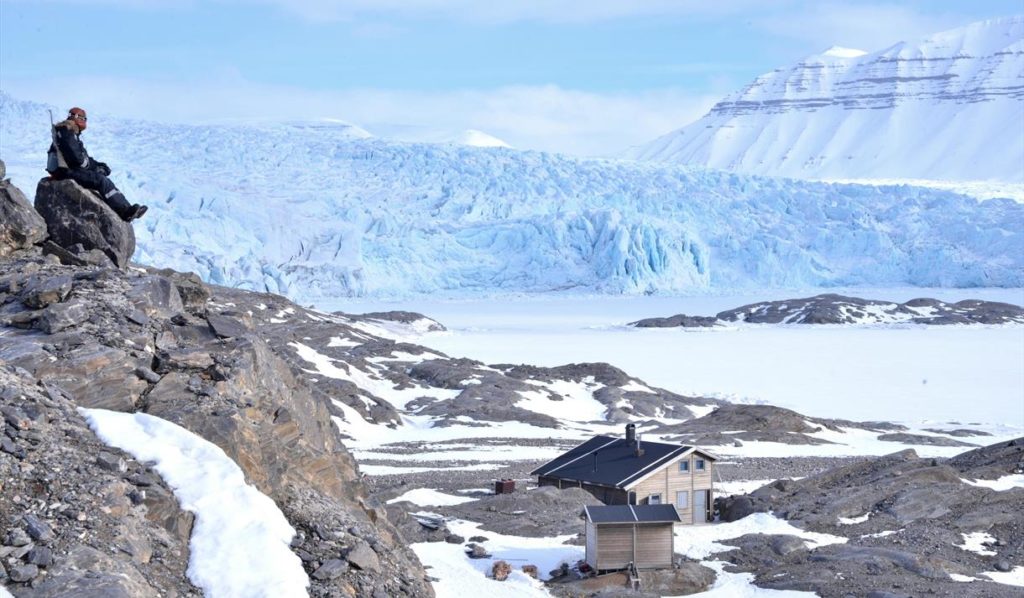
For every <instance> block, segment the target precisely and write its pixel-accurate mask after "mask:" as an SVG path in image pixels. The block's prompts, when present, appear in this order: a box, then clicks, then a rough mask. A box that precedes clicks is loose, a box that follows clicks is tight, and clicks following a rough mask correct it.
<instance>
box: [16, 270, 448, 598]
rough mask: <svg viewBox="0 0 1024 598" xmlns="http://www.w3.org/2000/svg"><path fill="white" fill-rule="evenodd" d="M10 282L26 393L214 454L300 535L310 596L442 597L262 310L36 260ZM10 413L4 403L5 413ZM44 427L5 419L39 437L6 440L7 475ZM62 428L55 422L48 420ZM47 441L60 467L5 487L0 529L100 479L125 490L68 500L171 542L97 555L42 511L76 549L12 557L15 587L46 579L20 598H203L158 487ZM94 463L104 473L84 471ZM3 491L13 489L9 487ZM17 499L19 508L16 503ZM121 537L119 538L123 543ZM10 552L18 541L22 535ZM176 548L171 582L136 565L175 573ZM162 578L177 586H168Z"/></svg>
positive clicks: (114, 463) (130, 540) (60, 439)
mask: <svg viewBox="0 0 1024 598" xmlns="http://www.w3.org/2000/svg"><path fill="white" fill-rule="evenodd" d="M0 272H2V274H0V339H2V340H0V364H4V367H7V368H18V369H17V371H18V372H21V373H22V374H21V375H22V376H23V377H25V379H26V380H27V382H25V383H24V384H22V386H25V387H26V388H27V387H32V386H34V385H36V384H37V383H38V384H44V385H46V387H47V388H52V389H60V390H54V391H53V392H59V393H61V394H60V396H66V398H65V399H64V400H65V402H66V403H67V405H68V407H67V408H68V409H72V411H71V413H72V415H74V416H75V417H76V418H77V414H75V413H74V411H73V407H72V406H73V405H78V406H87V407H102V408H107V409H115V410H119V411H127V412H131V411H144V412H146V413H149V414H151V415H154V416H157V417H161V418H163V419H166V420H168V421H172V422H174V423H176V424H178V425H180V426H182V427H184V428H186V429H188V430H190V431H191V432H193V433H195V434H197V435H199V436H202V437H203V438H205V439H207V440H209V441H211V442H213V443H215V444H217V445H218V446H219V447H220V448H222V449H223V450H224V451H225V453H227V455H228V456H230V457H231V458H232V459H233V460H234V461H235V462H236V463H237V464H238V465H239V466H240V467H241V469H242V470H243V472H244V473H245V475H246V479H247V480H248V481H249V482H250V483H252V484H254V485H255V486H257V487H258V488H259V489H260V490H261V491H262V492H264V493H266V494H267V495H268V496H270V497H271V498H272V499H273V500H274V501H275V502H276V503H277V504H278V506H279V507H280V508H281V510H282V512H283V513H284V514H285V516H286V517H287V518H288V520H289V522H290V523H291V524H292V526H293V527H295V528H296V530H297V536H296V538H295V539H294V540H293V543H292V545H293V549H294V550H295V552H296V554H298V555H299V556H300V558H302V560H303V563H304V565H305V567H306V570H307V571H308V572H309V573H310V574H311V575H312V574H313V573H314V572H317V571H320V574H319V575H318V576H317V575H314V576H312V577H311V582H312V585H311V588H310V593H311V595H312V596H332V597H333V596H374V595H378V596H379V595H387V596H424V597H426V596H432V595H433V591H432V589H431V588H430V586H429V583H428V582H427V581H426V579H425V575H424V573H423V569H422V567H421V566H420V564H419V562H418V560H417V559H416V557H415V555H414V554H413V553H412V552H411V551H410V550H409V549H408V548H407V547H406V546H405V544H406V541H405V540H404V539H403V538H402V537H401V536H400V534H399V532H398V531H397V530H396V528H394V527H393V526H392V525H391V524H390V522H389V521H388V520H387V516H386V512H385V511H384V509H383V508H382V507H380V506H378V505H377V504H375V503H373V502H372V501H371V500H370V499H369V498H368V496H367V493H366V491H365V488H364V486H363V485H362V483H361V482H360V481H359V475H358V471H357V467H356V464H355V461H354V460H353V459H352V457H351V456H350V455H349V453H348V452H347V451H346V449H345V447H344V446H343V445H342V443H341V439H340V437H339V435H338V432H337V429H336V427H335V425H334V423H333V422H332V420H331V412H330V410H329V407H328V405H329V402H328V401H325V400H323V398H322V394H321V393H316V392H313V390H312V388H311V386H310V385H309V384H308V383H307V381H306V378H307V377H302V376H296V375H294V373H293V369H292V367H291V366H290V364H289V362H287V361H285V360H282V359H281V356H280V355H278V353H277V351H278V349H280V350H282V351H289V352H293V349H290V348H289V347H288V344H287V343H288V341H290V340H291V339H292V338H293V337H292V335H291V333H290V332H288V333H286V332H283V331H282V335H281V336H274V337H273V338H271V337H264V333H266V332H267V331H266V330H261V329H259V328H258V327H256V326H254V324H253V322H251V318H250V317H249V316H248V312H255V311H258V309H259V308H258V307H257V304H259V303H260V302H262V301H264V300H265V296H263V295H259V294H254V293H245V292H242V291H229V290H224V289H217V288H209V287H205V286H204V285H202V284H201V283H197V282H196V281H195V280H190V277H189V276H187V275H181V274H177V273H173V274H170V273H166V272H165V273H163V274H157V273H155V272H144V271H139V270H137V269H130V270H116V269H112V268H99V267H94V266H84V267H70V266H64V265H61V264H59V263H57V261H56V260H54V259H52V258H47V257H44V256H43V255H41V253H40V252H39V251H38V250H34V251H29V252H20V253H19V254H16V255H15V256H14V257H13V258H6V259H4V260H3V261H2V262H0ZM179 281H183V283H182V284H183V285H184V288H186V290H185V291H184V292H183V291H182V288H183V286H179ZM222 292H225V293H228V294H230V300H229V299H228V298H227V297H225V296H224V295H222V294H221V293H222ZM207 298H209V299H207ZM278 300H279V301H283V300H282V299H280V298H278ZM229 302H230V303H232V304H233V306H228V305H226V304H227V303H229ZM287 305H288V306H289V308H290V309H294V306H291V304H287ZM54 313H57V314H60V313H63V314H64V317H63V319H58V318H56V317H52V318H51V317H50V316H51V314H54ZM48 322H53V323H48ZM37 381H38V382H37ZM0 386H2V387H4V388H5V389H6V387H7V385H6V384H2V385H0ZM5 392H6V390H5ZM4 396H6V395H4ZM12 400H15V399H12ZM51 400H53V399H51ZM17 401H22V400H21V399H17V400H16V404H21V403H18V402H17ZM22 402H23V401H22ZM7 404H9V401H7V400H6V399H5V400H4V401H2V402H0V405H7ZM39 413H40V412H39V411H33V412H32V413H29V412H25V413H24V414H20V413H15V412H12V413H11V415H10V417H9V418H7V419H8V420H9V421H14V422H16V427H19V426H25V425H28V426H29V428H27V429H26V430H25V431H20V430H19V431H18V432H12V431H11V428H10V426H11V424H9V423H8V433H7V435H4V436H0V438H2V439H3V451H2V452H0V470H4V471H9V470H10V468H11V467H14V464H15V463H16V462H18V460H24V459H25V458H31V457H32V453H31V449H32V446H33V445H34V444H36V441H35V440H32V438H33V437H34V435H37V432H36V431H35V430H34V429H33V428H32V426H34V425H35V424H34V423H32V422H34V421H35V419H34V418H37V417H38V414H39ZM33 414H35V415H33ZM6 415H7V414H6V413H5V416H6ZM64 419H66V417H65V415H63V414H59V415H57V414H55V415H53V416H47V418H46V421H50V422H60V421H63V420H64ZM75 421H80V418H79V419H76V420H75ZM24 422H28V423H24ZM53 425H59V424H53ZM51 427H52V426H51ZM46 430H47V432H46V433H45V434H44V436H45V437H46V442H47V443H52V444H53V445H54V447H55V448H53V449H52V450H53V451H60V452H56V453H55V454H59V455H62V456H63V457H65V462H64V463H61V464H59V465H53V466H48V467H46V468H43V467H38V468H36V469H35V470H32V469H27V468H22V469H20V471H22V472H23V473H24V475H26V476H30V479H29V478H26V479H27V480H28V481H26V483H25V486H24V487H25V490H24V492H19V493H18V494H11V493H8V491H7V487H5V488H4V491H3V492H2V493H0V505H2V508H0V516H2V518H0V530H6V529H10V528H15V527H21V526H22V524H21V523H19V522H21V521H22V519H21V518H22V516H23V515H24V514H27V513H29V512H30V511H29V509H31V510H33V511H34V510H35V508H36V507H35V506H34V505H36V504H37V503H38V504H40V505H51V504H57V505H60V504H63V503H64V502H66V501H67V500H70V498H69V497H70V496H71V495H68V496H69V497H67V498H66V497H64V494H62V492H64V493H66V492H67V491H68V489H69V487H68V484H71V482H65V481H64V480H66V479H67V480H71V478H68V477H66V476H64V474H63V473H61V474H60V475H57V474H56V473H52V474H51V473H46V472H60V471H65V470H67V468H72V469H74V468H78V469H81V471H82V473H83V475H92V471H93V469H95V470H96V471H98V472H100V473H99V474H96V476H94V477H96V479H98V480H104V479H107V478H109V479H110V480H111V483H113V484H114V485H113V486H110V485H109V484H107V485H102V484H101V485H96V484H92V485H84V484H85V482H82V484H83V485H81V486H77V485H76V486H72V487H71V488H70V489H71V490H74V492H76V493H80V492H86V493H87V494H88V495H89V496H95V497H98V498H97V500H100V501H101V502H100V504H101V507H102V508H108V509H111V513H112V514H114V515H122V516H123V517H122V519H123V520H124V521H122V522H121V524H123V525H128V524H129V523H131V521H133V519H131V513H132V512H133V509H134V510H138V511H139V512H140V513H142V514H143V515H145V516H144V517H143V516H141V515H140V522H141V523H139V525H143V524H144V525H145V526H149V527H146V528H145V529H150V528H152V529H155V530H163V531H162V532H160V533H162V534H164V536H166V538H164V539H163V540H161V539H157V538H154V537H148V536H147V537H146V538H143V539H140V535H139V534H140V533H141V532H138V533H135V532H133V534H134V535H128V533H127V532H125V533H124V534H121V535H123V536H124V539H123V541H119V543H117V544H110V545H109V546H108V545H107V543H104V542H100V543H98V544H97V543H95V542H93V541H92V540H91V539H90V538H94V537H95V535H89V534H86V535H85V536H83V537H82V538H79V537H78V535H79V534H80V530H79V528H80V527H82V526H90V525H92V523H91V522H92V521H93V515H91V514H87V517H88V518H87V519H86V520H84V521H85V523H81V524H79V523H76V522H77V519H73V520H71V521H65V520H64V519H61V518H60V517H58V516H56V515H54V514H51V513H49V512H43V514H42V515H40V518H41V519H42V520H44V521H45V522H47V524H48V525H49V526H50V527H51V529H52V530H53V533H54V534H55V537H56V538H58V539H60V538H67V541H66V542H64V543H62V544H60V545H59V546H60V550H54V551H52V553H51V554H49V555H47V554H41V553H40V551H37V552H35V553H33V556H27V555H28V550H26V551H25V554H24V555H22V554H21V552H20V550H21V547H17V550H18V551H19V553H18V555H17V558H19V559H21V558H22V557H23V556H24V559H31V560H32V561H33V562H29V561H28V560H22V561H20V562H23V565H19V568H18V569H17V571H16V575H17V576H18V578H19V579H22V578H24V582H23V583H28V582H29V581H30V580H32V579H36V580H37V581H36V582H33V583H36V584H37V587H38V592H37V593H26V594H25V595H31V596H36V595H38V596H43V595H47V596H49V595H65V594H60V592H62V591H65V590H64V589H61V588H69V589H67V590H66V592H70V593H66V595H69V596H70V595H75V596H101V595H102V596H119V595H124V596H147V595H154V596H156V595H170V596H183V595H187V594H188V592H190V591H194V590H193V589H191V588H190V585H189V584H188V581H187V579H186V578H185V576H184V564H185V560H186V559H187V546H188V536H189V530H190V520H188V518H187V517H186V518H183V516H182V513H181V512H180V511H179V510H178V509H177V505H176V502H175V500H174V496H173V493H172V492H171V491H170V490H169V489H168V488H166V487H165V486H163V485H162V483H161V482H160V480H159V476H157V475H156V474H154V473H151V472H148V471H147V470H145V468H144V467H142V466H141V465H138V464H136V463H134V461H132V460H131V458H130V456H128V455H126V454H123V453H119V452H118V451H116V450H114V449H110V448H107V447H104V446H103V445H102V444H101V443H100V442H99V441H98V440H97V439H96V438H95V436H93V435H92V433H91V432H90V431H89V430H88V429H85V428H83V429H81V430H79V431H78V432H75V433H74V434H73V435H70V436H69V435H65V434H64V433H62V432H60V430H58V429H54V430H53V431H52V432H49V431H48V430H49V428H47V429H46ZM40 433H42V432H40ZM47 446H49V445H47ZM101 453H103V454H102V456H99V457H98V456H97V455H101ZM86 459H87V460H88V463H90V464H93V463H94V466H92V465H90V466H89V467H85V465H83V463H85V461H83V460H86ZM122 460H123V461H124V462H125V463H126V464H127V465H126V467H127V470H126V471H125V472H122V471H121V461H122ZM78 469H76V471H77V470H78ZM40 475H47V476H51V477H50V478H47V479H51V478H52V480H53V481H51V482H47V484H49V485H47V484H43V485H40V484H38V483H36V482H35V481H34V480H35V479H36V478H37V477H38V476H40ZM0 478H3V479H4V482H3V483H5V484H6V476H5V475H0ZM77 479H78V478H75V480H77ZM75 480H72V481H73V482H74V484H78V482H77V481H75ZM29 482H32V483H29ZM97 484H98V483H97ZM57 486H61V488H57ZM137 488H144V489H145V492H144V495H143V493H142V491H141V490H140V491H139V493H138V494H137V495H133V492H134V491H135V489H137ZM62 489H63V490H62ZM15 495H16V496H19V497H20V498H19V502H13V500H14V499H13V496H15ZM132 496H135V498H131V497H132ZM47 508H49V507H47ZM126 514H127V515H126ZM44 515H45V516H44ZM51 515H52V516H51ZM76 516H77V515H76ZM111 525H113V524H111ZM32 529H34V528H33V527H32V526H31V525H29V524H28V523H25V524H24V530H25V532H26V535H27V538H28V540H27V542H32V543H33V544H36V545H39V546H40V547H47V545H43V544H41V543H40V541H37V540H35V539H33V538H32V536H31V535H30V534H29V532H30V531H31V530H32ZM85 529H87V530H88V529H91V528H90V527H86V528H85ZM111 529H112V530H114V531H111V532H110V533H111V537H113V536H115V535H117V533H120V532H117V533H115V532H116V529H117V528H111ZM40 533H41V534H43V535H40V537H44V536H45V534H44V533H43V532H40ZM90 533H91V532H90ZM118 537H120V536H118ZM161 537H163V536H161ZM83 538H84V539H83ZM147 538H148V539H147ZM13 539H14V540H16V541H18V542H19V543H20V541H21V539H20V536H19V537H16V538H13ZM175 542H176V544H175ZM167 543H170V544H168V545H170V546H176V547H177V548H175V550H177V551H178V552H180V553H181V555H180V557H178V558H179V561H180V562H178V563H177V565H176V566H177V569H176V570H175V571H174V572H166V573H159V572H157V573H154V572H153V571H152V567H151V568H150V569H140V568H139V566H137V565H135V564H132V563H135V562H146V561H149V562H154V561H157V560H158V558H159V559H160V561H161V562H164V561H166V560H167V559H168V558H169V557H166V556H163V555H165V553H166V552H167V551H168V550H169V549H168V548H167V547H166V546H165V544H167ZM122 545H123V546H122ZM22 546H27V544H22ZM94 546H95V547H96V548H97V549H98V550H93V547H94ZM112 548H113V549H114V550H111V549H112ZM182 550H184V552H182ZM155 555H160V556H159V557H158V556H155ZM332 561H340V563H339V562H332ZM36 562H39V563H44V562H49V564H47V565H42V564H36ZM329 563H330V566H328V564H329ZM32 567H35V568H36V569H40V568H42V569H44V572H46V571H51V572H52V573H46V577H47V583H46V584H45V585H43V584H39V582H38V579H37V578H39V575H40V574H39V573H38V571H36V572H33V570H32ZM47 567H50V569H46V568H47ZM324 567H326V568H324ZM133 568H135V569H138V571H141V573H133ZM161 575H163V576H164V577H165V578H166V580H164V581H161V580H160V579H157V578H159V577H160V576H161ZM11 579H12V580H13V579H14V577H13V576H11ZM90 580H91V581H90ZM180 588H188V589H185V590H184V591H183V590H181V589H180ZM12 591H14V592H15V594H16V595H18V596H21V595H22V592H23V591H25V592H28V591H29V590H28V588H27V586H20V585H19V586H16V587H15V588H14V589H12ZM33 591H34V590H33Z"/></svg>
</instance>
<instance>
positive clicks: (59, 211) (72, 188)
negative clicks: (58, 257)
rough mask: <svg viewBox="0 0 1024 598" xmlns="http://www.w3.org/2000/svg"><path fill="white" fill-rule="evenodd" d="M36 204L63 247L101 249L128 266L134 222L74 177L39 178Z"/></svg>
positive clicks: (133, 240) (132, 250)
mask: <svg viewBox="0 0 1024 598" xmlns="http://www.w3.org/2000/svg"><path fill="white" fill-rule="evenodd" d="M35 208H36V211H37V212H39V214H40V215H41V216H42V217H43V220H45V221H46V228H47V231H48V232H49V235H50V240H52V241H53V242H54V243H55V244H57V245H58V246H60V247H63V248H65V249H70V248H71V247H72V246H74V245H81V246H82V248H83V250H84V251H85V252H89V251H92V250H98V251H101V252H103V254H104V255H106V256H107V258H109V259H110V261H111V262H112V263H113V264H114V265H115V266H117V267H118V268H125V267H127V266H128V262H129V260H131V257H132V254H134V253H135V230H134V229H133V228H132V225H131V224H130V223H127V222H124V221H123V220H121V218H120V217H119V216H118V215H117V214H115V213H114V211H113V210H111V209H110V208H109V207H108V206H107V204H105V203H104V202H103V200H101V199H100V198H99V197H97V196H96V194H94V193H93V192H91V191H88V190H87V189H84V188H83V187H81V186H80V185H78V183H76V182H74V181H71V180H63V181H58V180H54V179H50V178H45V179H42V180H41V181H39V185H38V186H37V187H36V201H35ZM72 253H76V252H74V251H72Z"/></svg>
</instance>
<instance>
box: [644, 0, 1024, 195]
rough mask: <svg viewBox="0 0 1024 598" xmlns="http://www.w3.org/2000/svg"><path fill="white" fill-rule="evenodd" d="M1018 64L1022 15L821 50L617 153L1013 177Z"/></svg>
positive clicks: (822, 172) (753, 168) (752, 165)
mask: <svg viewBox="0 0 1024 598" xmlns="http://www.w3.org/2000/svg"><path fill="white" fill-rule="evenodd" d="M1022 70H1024V16H1013V17H1005V18H1001V19H992V20H988V21H980V22H977V23H973V24H970V25H968V26H966V27H961V28H959V29H953V30H950V31H945V32H941V33H937V34H934V35H931V36H929V37H927V38H925V39H923V40H921V41H919V42H916V43H907V42H900V43H897V44H894V45H892V46H889V47H888V48H885V49H883V50H879V51H876V52H871V53H867V54H864V55H860V56H851V55H849V53H840V55H830V54H829V52H828V51H826V52H825V53H822V54H815V55H812V56H809V57H807V58H805V59H803V60H801V61H799V62H797V63H796V64H794V65H792V66H789V67H782V68H779V69H775V70H774V71H772V72H770V73H766V74H764V75H761V76H760V77H757V78H756V79H755V80H754V81H753V82H751V83H750V84H748V85H747V86H745V87H744V88H743V89H741V90H739V91H737V92H735V93H733V94H730V95H729V96H727V97H726V98H724V99H723V100H721V101H720V102H718V103H717V104H716V105H715V106H714V107H712V108H711V110H710V111H709V112H708V114H706V115H705V116H704V117H703V118H701V119H700V120H698V121H696V122H694V123H691V124H689V125H686V126H684V127H683V128H681V129H677V130H676V131H673V132H671V133H668V134H666V135H664V136H662V137H659V138H658V139H655V140H653V141H651V142H650V143H647V144H645V145H642V146H639V147H637V148H633V149H631V150H628V151H627V152H626V157H630V158H635V159H640V160H651V161H656V162H664V163H676V164H690V165H698V166H705V167H712V168H724V169H727V170H733V171H736V172H744V173H750V174H771V175H781V176H792V177H799V178H844V179H850V178H861V179H873V178H904V179H934V180H998V181H1006V182H1022V181H1024V168H1021V164H1022V163H1024V135H1022V134H1021V129H1022V127H1024V84H1021V82H1020V73H1021V71H1022ZM1015 124H1016V126H1014V125H1015Z"/></svg>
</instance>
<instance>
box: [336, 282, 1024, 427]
mask: <svg viewBox="0 0 1024 598" xmlns="http://www.w3.org/2000/svg"><path fill="white" fill-rule="evenodd" d="M830 290H834V291H836V292H843V293H846V294H853V295H857V296H861V297H865V298H872V299H883V300H892V301H906V300H909V299H911V298H914V297H922V296H924V297H935V298H938V299H942V300H947V301H955V300H961V299H966V298H978V299H986V300H992V301H1005V302H1010V303H1015V304H1017V305H1022V304H1024V289H905V288H897V289H830ZM817 292H825V291H824V290H822V289H818V290H815V291H810V292H809V291H803V292H799V291H769V292H766V293H765V294H762V295H756V296H754V295H747V296H725V295H722V296H711V295H706V296H698V297H586V298H579V297H563V298H559V297H545V298H518V299H505V300H489V301H484V300H479V301H450V302H421V301H410V302H387V303H382V302H365V301H362V302H354V301H337V302H332V303H329V304H326V305H321V307H324V308H327V309H332V310H334V309H339V310H344V311H347V312H351V313H359V312H361V311H381V310H388V309H405V310H411V311H419V312H421V313H425V314H427V315H429V316H431V317H432V318H434V319H436V320H438V321H440V322H441V323H443V324H444V325H445V326H447V327H448V329H449V331H448V332H444V333H429V334H426V335H422V336H420V337H418V338H416V339H415V340H416V342H419V343H421V344H424V345H427V346H429V347H432V348H434V349H437V350H440V351H443V352H445V353H447V354H449V355H452V356H456V357H462V356H466V357H471V358H473V359H478V360H481V361H484V362H485V363H529V364H534V365H543V366H556V365H563V364H567V363H579V362H601V361H603V362H608V363H611V364H612V365H615V366H618V367H620V368H621V369H623V370H625V371H626V372H627V373H629V374H630V375H632V376H637V377H638V378H640V379H642V380H644V381H645V382H647V383H648V384H651V385H654V386H658V387H662V388H665V389H668V390H671V391H673V392H677V393H680V394H690V395H702V396H712V397H717V398H725V399H729V400H735V401H743V402H767V403H770V404H773V405H777V406H781V407H787V408H791V409H794V410H796V411H799V412H801V413H804V414H806V415H811V416H817V417H836V418H845V419H852V420H861V421H867V420H879V419H884V420H889V421H900V422H905V423H909V424H915V425H922V426H925V427H928V426H932V427H949V426H952V425H956V426H961V425H964V424H969V423H972V422H978V423H981V424H1004V425H1007V426H1011V427H1015V428H1017V429H1018V430H1019V429H1024V327H1021V326H1015V325H1007V326H946V327H939V326H915V325H901V326H789V327H785V326H773V325H737V326H733V327H729V328H726V329H715V330H707V329H681V328H671V329H636V328H630V327H626V326H624V324H626V323H628V322H630V321H635V320H639V319H642V318H646V317H652V316H668V315H673V314H676V313H686V314H689V315H713V314H715V313H717V312H718V311H720V310H724V309H727V308H732V307H738V306H740V305H744V304H747V303H752V302H755V301H762V300H770V299H784V298H787V297H799V296H807V295H809V294H812V293H817ZM952 422H957V423H956V424H953V423H952Z"/></svg>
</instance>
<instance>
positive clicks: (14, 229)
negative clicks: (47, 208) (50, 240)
mask: <svg viewBox="0 0 1024 598" xmlns="http://www.w3.org/2000/svg"><path fill="white" fill-rule="evenodd" d="M4 171H5V168H4V165H3V161H0V257H2V256H5V255H9V254H10V253H11V252H12V251H17V250H18V249H27V248H29V247H31V246H32V245H34V244H36V243H41V242H42V241H43V240H44V239H46V222H45V221H44V220H43V218H42V216H40V215H39V213H38V212H36V211H35V209H33V208H32V204H30V203H29V201H28V198H27V197H25V194H24V193H22V192H21V189H18V188H17V187H15V186H14V185H12V184H11V182H10V181H9V180H6V179H4Z"/></svg>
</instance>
